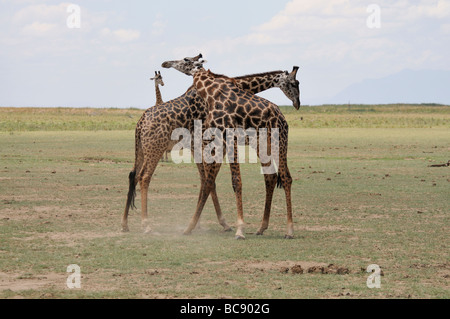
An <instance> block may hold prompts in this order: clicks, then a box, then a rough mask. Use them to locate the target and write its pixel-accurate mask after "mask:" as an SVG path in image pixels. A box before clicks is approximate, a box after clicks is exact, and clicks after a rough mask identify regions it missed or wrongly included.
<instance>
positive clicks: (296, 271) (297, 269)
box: [291, 265, 303, 274]
mask: <svg viewBox="0 0 450 319" xmlns="http://www.w3.org/2000/svg"><path fill="white" fill-rule="evenodd" d="M291 272H292V273H293V274H303V268H302V266H300V265H295V266H294V267H292V268H291Z"/></svg>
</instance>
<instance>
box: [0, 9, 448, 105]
mask: <svg viewBox="0 0 450 319" xmlns="http://www.w3.org/2000/svg"><path fill="white" fill-rule="evenodd" d="M71 3H73V4H76V5H79V6H80V8H81V11H80V21H81V27H80V28H79V29H78V28H75V29H70V28H68V27H67V23H66V21H67V18H68V17H69V15H70V13H68V12H67V7H68V6H69V5H70V4H71ZM373 3H374V4H376V5H377V6H378V7H379V8H380V14H379V17H380V23H381V24H380V28H369V27H368V25H367V19H368V18H369V17H370V16H371V15H372V14H373V12H372V11H369V12H368V11H367V8H368V6H369V5H370V4H373ZM0 8H1V10H0V106H71V107H86V106H92V107H139V108H147V107H150V106H152V105H154V102H155V93H154V85H153V83H152V82H151V81H150V80H149V78H150V77H151V76H152V75H153V74H154V71H155V70H160V71H161V73H162V75H163V77H164V81H165V84H166V85H165V86H164V87H163V88H162V89H161V91H162V96H163V99H164V100H165V101H167V100H170V99H173V98H176V97H178V96H179V95H181V94H182V93H184V92H185V91H186V89H187V88H188V86H189V85H190V84H191V83H192V79H191V78H189V77H187V76H185V75H183V74H181V73H178V72H177V71H175V70H173V69H171V70H166V69H162V68H161V67H160V66H161V63H162V62H163V61H165V60H172V59H180V58H183V57H185V56H194V55H197V54H198V53H200V52H201V53H203V55H204V57H205V59H206V60H208V63H207V64H206V65H205V66H206V67H208V68H210V69H211V70H212V71H214V72H217V73H221V74H226V75H229V76H237V75H244V74H250V73H255V72H264V71H271V70H279V69H282V70H289V71H290V70H291V69H292V66H294V65H298V66H300V71H299V74H298V77H299V80H300V83H301V92H302V103H303V104H321V103H327V102H330V101H331V102H332V98H333V96H335V95H336V94H338V93H339V92H341V91H343V90H344V89H345V88H346V87H348V86H350V85H352V84H354V83H358V82H361V81H364V80H366V79H376V78H382V77H386V76H389V75H392V74H395V73H397V72H401V71H403V70H406V69H408V70H441V71H449V72H450V57H449V56H450V55H449V54H448V52H450V1H448V0H446V1H442V0H435V1H434V0H416V1H413V0H411V1H407V0H401V1H387V0H386V1H385V0H382V1H377V0H370V1H362V0H360V1H358V0H334V1H324V0H292V1H286V0H285V1H261V0H259V1H257V0H241V1H236V0H229V1H202V0H191V1H174V0H172V1H171V0H166V1H138V0H131V1H117V0H89V1H87V0H80V1H73V2H60V1H35V0H16V1H11V0H0ZM261 95H262V96H263V97H266V98H268V99H270V100H271V101H273V102H275V103H277V104H280V105H283V104H289V100H288V99H287V98H286V97H284V96H283V94H282V93H281V92H280V91H279V90H275V89H272V90H270V91H268V92H264V93H263V94H261ZM405 98H407V97H405ZM427 98H428V97H424V99H427ZM367 102H370V101H367ZM395 102H397V101H395ZM417 102H424V101H417ZM428 102H433V101H428Z"/></svg>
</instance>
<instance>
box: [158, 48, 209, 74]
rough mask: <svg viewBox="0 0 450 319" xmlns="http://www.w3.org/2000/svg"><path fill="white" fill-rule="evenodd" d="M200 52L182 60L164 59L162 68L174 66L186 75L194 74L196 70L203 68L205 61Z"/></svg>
mask: <svg viewBox="0 0 450 319" xmlns="http://www.w3.org/2000/svg"><path fill="white" fill-rule="evenodd" d="M202 57H203V56H202V54H201V53H200V54H199V55H197V56H196V57H193V58H184V59H182V60H175V61H166V62H164V63H163V64H162V65H161V66H162V67H163V68H166V69H168V68H174V69H175V70H178V71H180V72H181V73H184V74H186V75H194V74H195V73H196V72H198V71H200V70H204V69H203V63H206V61H205V60H203V59H202Z"/></svg>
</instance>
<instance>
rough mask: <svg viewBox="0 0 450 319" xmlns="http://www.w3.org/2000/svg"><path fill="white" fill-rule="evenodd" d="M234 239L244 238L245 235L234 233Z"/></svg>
mask: <svg viewBox="0 0 450 319" xmlns="http://www.w3.org/2000/svg"><path fill="white" fill-rule="evenodd" d="M234 239H236V240H244V239H245V236H244V235H236V236H235V237H234Z"/></svg>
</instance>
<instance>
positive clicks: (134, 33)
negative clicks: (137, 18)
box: [100, 28, 141, 43]
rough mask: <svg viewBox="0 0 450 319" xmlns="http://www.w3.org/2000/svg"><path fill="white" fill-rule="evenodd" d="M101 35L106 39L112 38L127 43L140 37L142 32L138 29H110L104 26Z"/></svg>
mask: <svg viewBox="0 0 450 319" xmlns="http://www.w3.org/2000/svg"><path fill="white" fill-rule="evenodd" d="M100 35H101V36H102V37H103V38H106V39H112V40H115V41H118V42H121V43H126V42H132V41H135V40H137V39H139V38H140V36H141V33H140V32H139V31H138V30H132V29H118V30H110V29H109V28H103V29H101V30H100Z"/></svg>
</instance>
